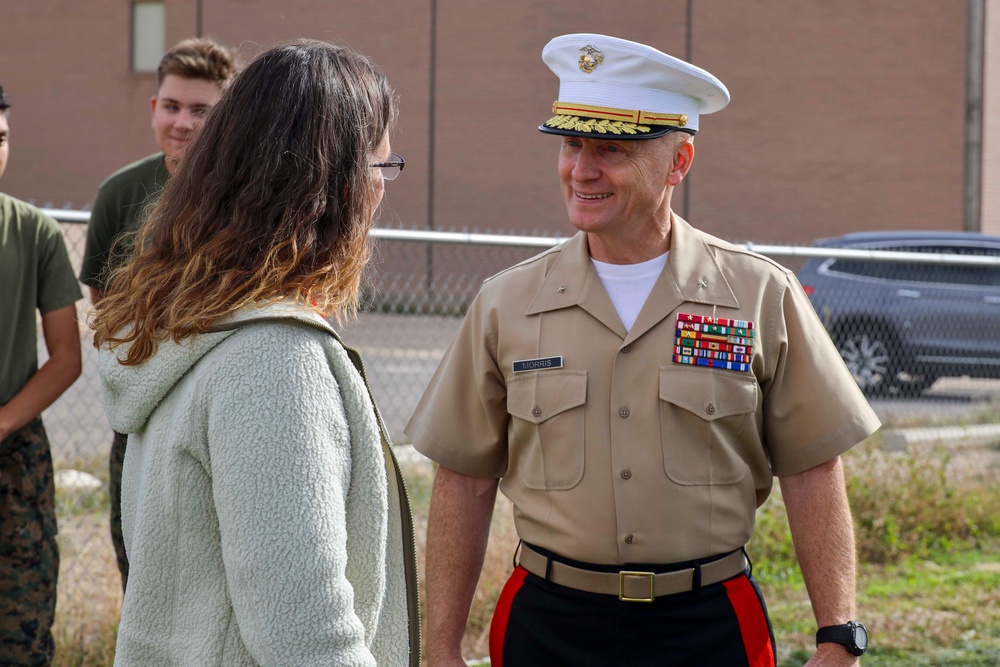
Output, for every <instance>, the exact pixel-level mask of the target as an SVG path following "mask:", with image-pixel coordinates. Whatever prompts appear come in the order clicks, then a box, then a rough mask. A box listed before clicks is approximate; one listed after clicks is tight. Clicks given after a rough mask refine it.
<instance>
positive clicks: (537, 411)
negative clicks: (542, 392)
mask: <svg viewBox="0 0 1000 667" xmlns="http://www.w3.org/2000/svg"><path fill="white" fill-rule="evenodd" d="M712 411H713V412H714V411H715V408H712ZM531 414H532V415H533V416H535V417H541V416H542V409H541V408H540V407H538V406H537V405H536V406H535V407H533V408H531Z"/></svg>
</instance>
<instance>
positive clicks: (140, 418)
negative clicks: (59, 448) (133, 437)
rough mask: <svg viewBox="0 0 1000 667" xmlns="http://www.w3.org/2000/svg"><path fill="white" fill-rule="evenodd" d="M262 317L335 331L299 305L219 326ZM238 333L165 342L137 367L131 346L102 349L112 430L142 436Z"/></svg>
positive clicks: (274, 306)
mask: <svg viewBox="0 0 1000 667" xmlns="http://www.w3.org/2000/svg"><path fill="white" fill-rule="evenodd" d="M259 318H287V319H292V320H303V321H306V322H308V323H310V324H312V325H317V324H318V325H319V326H322V327H324V328H326V329H329V330H330V331H333V329H332V328H331V327H330V325H329V324H328V323H327V322H326V321H325V320H324V319H323V318H322V317H321V316H320V315H319V314H318V313H317V312H316V311H314V310H311V309H309V308H308V307H306V306H304V305H302V304H296V303H285V302H279V303H273V302H272V303H269V304H266V305H263V306H260V307H257V308H245V309H243V310H240V311H238V312H236V313H233V314H231V315H228V316H226V317H224V318H222V319H221V320H220V321H219V326H224V325H229V324H236V323H239V322H246V321H250V320H255V319H259ZM234 333H236V329H232V330H226V331H218V332H212V333H205V334H200V335H196V336H191V337H189V338H185V339H184V340H182V341H181V342H180V343H175V342H174V341H172V340H170V339H167V340H165V341H161V342H160V344H159V347H158V348H157V350H156V354H154V355H153V356H152V357H150V358H149V359H147V360H146V361H145V362H143V363H141V364H139V365H137V366H125V365H123V364H121V363H120V362H119V359H120V358H124V357H125V355H126V354H128V349H129V346H128V345H121V346H119V347H117V348H115V349H114V350H110V349H108V347H107V346H102V347H101V349H100V350H99V351H98V368H99V371H100V375H101V396H102V399H103V401H104V411H105V412H106V413H107V416H108V421H109V422H110V423H111V427H112V428H113V429H114V430H115V431H118V432H119V433H136V432H138V431H140V430H142V428H143V427H144V426H145V425H146V422H147V421H149V417H150V415H152V414H153V411H154V410H155V409H156V406H157V405H159V404H160V401H162V400H163V398H164V397H165V396H166V395H167V394H169V393H170V390H171V389H173V387H174V386H175V385H176V384H177V383H178V382H179V381H180V379H181V378H183V377H184V375H185V374H186V373H187V372H188V371H189V370H190V369H191V368H192V367H193V366H194V365H195V364H197V363H198V361H200V360H201V358H202V357H204V356H205V355H206V354H208V353H209V352H210V351H212V350H213V349H214V348H215V347H216V346H217V345H219V344H220V343H222V341H224V340H226V339H227V338H229V337H230V336H232V335H233V334H234Z"/></svg>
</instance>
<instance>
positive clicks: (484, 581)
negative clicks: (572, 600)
mask: <svg viewBox="0 0 1000 667" xmlns="http://www.w3.org/2000/svg"><path fill="white" fill-rule="evenodd" d="M995 416H996V415H995V413H994V421H995ZM883 444H884V443H883V442H882V440H881V438H880V436H878V435H876V436H874V437H873V438H870V439H869V440H868V441H866V442H865V443H863V444H862V445H860V446H858V447H856V448H855V449H854V450H852V451H851V452H849V453H848V454H847V455H846V456H845V457H844V465H845V471H846V472H847V483H848V490H849V494H850V498H851V505H852V510H853V512H854V516H855V532H856V535H857V544H858V553H859V560H860V565H859V572H858V609H859V611H858V616H859V618H861V619H863V620H864V621H865V622H866V623H867V625H868V627H869V629H870V631H871V633H872V638H873V645H872V649H871V650H870V651H869V653H868V654H866V656H865V658H864V660H863V664H864V665H865V666H866V667H904V666H905V667H925V666H926V667H952V666H956V667H957V666H959V665H962V666H970V667H976V666H979V665H983V666H985V665H998V664H1000V448H998V447H997V446H995V445H986V446H982V447H978V448H969V447H962V448H958V449H949V448H948V447H946V446H944V445H939V446H929V447H928V446H923V447H913V448H910V449H907V450H903V451H887V450H886V448H885V447H883ZM74 465H75V466H79V468H80V469H84V470H86V471H87V472H91V473H92V474H95V475H97V476H98V477H100V478H101V479H105V480H106V473H105V472H103V469H104V468H105V467H106V465H105V463H104V461H94V462H86V461H84V462H75V463H74ZM60 467H63V466H60ZM407 477H408V481H409V486H410V494H411V500H412V501H413V505H414V511H415V523H416V526H417V530H418V540H417V543H418V546H419V547H421V548H422V546H423V533H424V530H425V527H426V513H427V506H428V504H429V500H430V488H431V472H430V471H429V470H427V469H417V468H412V469H408V470H407ZM101 494H103V497H102V495H101ZM106 495H107V494H106V492H104V491H103V490H102V491H100V492H91V493H90V494H84V495H82V496H81V495H77V496H74V495H72V494H70V493H68V492H66V491H65V490H61V491H59V498H58V505H59V511H60V546H61V549H62V570H61V573H60V592H59V607H58V609H57V621H56V628H55V630H54V632H55V635H56V641H57V643H58V645H57V653H56V662H55V664H56V665H57V666H59V667H85V666H86V667H105V666H108V667H110V665H112V663H113V660H114V641H115V632H116V629H117V622H118V610H119V609H120V605H121V589H120V584H119V579H118V569H117V566H116V564H115V560H114V554H113V551H112V549H111V544H110V539H109V537H108V530H107V525H108V524H107V499H106ZM516 545H517V537H516V535H515V533H514V528H513V522H512V519H511V510H510V504H509V502H508V501H507V500H506V499H505V498H503V497H502V496H501V497H500V498H499V499H498V501H497V509H496V512H495V515H494V525H493V529H492V534H491V540H490V547H489V549H488V551H487V556H486V563H485V566H484V568H483V574H482V577H481V579H480V585H479V589H478V591H477V593H476V597H475V599H474V601H473V606H472V613H471V616H470V619H469V625H468V629H467V632H466V636H465V641H464V645H463V648H464V651H465V655H466V656H467V658H469V659H470V660H471V659H474V658H478V657H482V656H485V655H486V654H487V653H488V642H489V622H490V619H491V617H492V612H493V608H494V605H495V603H496V598H497V596H498V595H499V592H500V589H501V588H502V586H503V584H504V582H505V581H506V578H507V576H508V575H509V573H510V570H511V557H512V554H513V552H514V548H515V547H516ZM748 551H749V552H750V554H751V556H752V558H753V560H754V562H755V568H754V574H755V576H756V577H757V579H758V581H759V582H760V585H761V588H762V589H763V591H764V594H765V597H766V599H767V601H768V605H769V610H770V613H771V619H772V622H773V625H774V629H775V634H776V638H777V642H778V651H779V652H778V658H779V666H780V667H798V666H800V665H803V664H804V663H805V662H806V660H808V658H809V656H810V655H811V648H812V646H813V633H814V631H815V623H814V620H813V617H812V611H811V608H810V605H809V600H808V596H807V594H806V591H805V587H804V585H803V583H802V577H801V573H800V572H799V568H798V564H797V562H796V560H795V552H794V549H793V548H792V546H791V540H790V538H789V536H788V531H787V526H786V524H785V514H784V505H783V504H782V501H781V496H780V493H779V491H778V488H777V485H775V493H774V494H773V495H772V497H771V498H770V499H769V500H768V501H767V503H765V505H764V507H762V508H761V510H760V511H759V512H758V520H757V530H756V532H755V535H754V539H753V540H752V541H751V543H750V545H748ZM418 558H420V559H421V561H422V559H423V553H422V551H420V552H419V553H418ZM422 574H423V572H422V571H421V576H422ZM422 583H423V582H422V579H421V585H422ZM472 664H476V663H474V662H473V663H472Z"/></svg>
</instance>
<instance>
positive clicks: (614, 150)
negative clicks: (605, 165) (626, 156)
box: [604, 145, 622, 153]
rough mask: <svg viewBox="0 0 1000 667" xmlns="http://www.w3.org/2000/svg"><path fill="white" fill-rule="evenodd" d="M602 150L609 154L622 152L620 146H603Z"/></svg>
mask: <svg viewBox="0 0 1000 667" xmlns="http://www.w3.org/2000/svg"><path fill="white" fill-rule="evenodd" d="M604 150H606V151H607V152H609V153H621V152H622V149H621V146H613V145H612V146H605V147H604Z"/></svg>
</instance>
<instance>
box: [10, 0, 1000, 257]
mask: <svg viewBox="0 0 1000 667" xmlns="http://www.w3.org/2000/svg"><path fill="white" fill-rule="evenodd" d="M997 3H998V0H879V1H878V2H872V1H871V0H838V1H837V2H830V1H829V0H761V1H759V2H743V1H738V0H619V1H618V2H615V3H596V4H595V3H581V2H568V1H566V0H549V1H548V2H545V3H538V2H534V1H532V0H509V1H508V2H504V3H494V2H484V1H482V0H412V1H410V2H399V1H398V0H382V1H381V2H378V1H376V2H363V3H362V2H347V1H343V0H163V2H162V8H163V15H164V17H165V21H164V28H163V33H164V34H163V40H164V44H165V45H166V46H170V45H172V44H173V43H175V42H177V41H179V40H180V39H182V38H184V37H188V36H192V35H195V34H199V33H200V34H203V35H206V36H211V37H213V38H215V39H218V40H220V41H222V42H225V43H228V44H231V45H238V46H239V48H240V51H241V53H242V54H243V56H244V58H245V59H249V58H250V57H252V56H253V55H254V53H256V52H257V51H258V50H260V49H261V48H266V47H267V46H270V45H271V44H273V43H275V42H276V41H279V40H284V39H288V38H293V37H300V36H302V37H313V38H319V39H328V40H334V41H338V42H342V43H347V44H349V45H351V46H352V47H354V48H356V49H358V50H360V51H363V52H365V53H367V54H368V55H370V56H372V57H373V58H374V59H375V60H376V61H377V62H378V63H379V64H380V65H381V66H382V67H383V68H384V69H385V70H386V72H387V74H388V76H389V79H390V82H391V83H392V84H393V86H394V87H395V89H396V91H397V93H398V95H399V100H400V108H401V117H400V122H399V126H398V129H397V132H396V133H395V135H394V137H393V148H394V150H396V151H397V152H399V153H401V154H402V155H404V156H405V157H406V160H407V168H406V171H405V172H404V174H403V176H402V177H401V178H400V179H399V180H397V181H395V182H393V183H391V184H390V186H389V188H388V196H387V203H388V205H389V206H390V208H391V211H392V217H393V218H395V219H396V220H395V221H393V223H392V224H397V223H398V224H401V225H403V226H406V227H414V228H426V227H433V228H435V229H452V228H477V229H491V230H500V229H511V230H538V231H540V232H542V233H546V234H568V233H569V232H570V231H571V230H570V229H569V227H568V225H567V223H566V222H565V215H564V212H563V207H562V203H561V200H560V196H559V193H558V190H557V179H556V173H555V157H556V155H555V153H556V142H557V140H556V139H554V138H553V137H550V136H545V135H542V134H540V133H539V132H537V131H536V129H535V127H536V126H537V125H538V124H539V123H540V122H542V121H544V120H545V119H547V118H548V117H549V115H550V113H549V112H550V105H551V103H552V101H553V100H554V99H555V96H556V93H557V82H556V80H555V77H554V76H553V75H552V74H551V73H550V72H549V71H548V69H547V68H546V67H545V66H544V65H543V64H542V62H541V57H540V54H541V50H542V47H543V45H544V44H545V43H546V41H548V39H549V38H551V37H553V36H555V35H558V34H563V33H568V32H603V33H606V34H611V35H615V36H619V37H624V38H627V39H633V40H636V41H641V42H645V43H648V44H651V45H653V46H656V47H658V48H660V49H661V50H664V51H666V52H668V53H671V54H673V55H676V56H678V57H681V58H686V59H690V60H691V61H692V62H694V63H695V64H697V65H699V66H701V67H704V68H706V69H708V70H709V71H711V72H712V73H713V74H715V75H716V76H718V77H719V78H720V79H721V80H722V81H723V82H725V83H726V85H727V86H728V87H729V89H730V91H731V93H732V100H733V101H732V103H731V105H730V106H729V107H728V108H727V109H726V110H724V111H723V112H721V113H719V114H716V115H712V116H707V117H705V118H703V119H702V131H701V133H700V135H699V137H698V140H697V142H696V147H697V157H696V160H695V165H694V169H693V171H692V174H691V177H690V182H689V183H688V185H687V186H686V191H682V192H681V193H679V196H678V198H677V200H676V201H675V209H676V210H677V211H678V212H680V213H682V214H684V215H686V216H687V217H688V219H689V220H691V221H692V222H693V223H694V224H696V225H698V226H700V227H702V228H704V229H706V230H709V231H711V232H713V233H715V234H718V235H720V236H723V237H725V238H729V239H733V240H753V241H757V242H794V243H801V242H806V241H809V240H810V239H813V238H815V237H818V236H829V235H834V234H838V233H842V232H847V231H853V230H868V229H907V228H920V229H954V230H958V229H963V228H975V229H979V228H981V229H982V230H983V231H987V232H993V233H1000V187H998V186H997V183H998V182H1000V180H998V179H997V176H1000V130H998V127H997V124H996V121H993V122H992V123H991V118H990V114H989V109H990V103H991V101H994V100H996V99H998V98H1000V67H995V66H992V65H993V63H1000V47H998V46H997V45H998V44H1000V41H998V40H1000V27H998V26H997V20H996V19H997V16H1000V11H996V9H997ZM135 4H137V3H133V2H129V1H128V0H88V1H87V2H75V1H72V0H31V1H30V2H29V1H27V0H6V1H5V2H4V3H3V6H2V9H0V26H2V30H0V35H2V37H0V84H2V85H4V86H5V88H6V89H7V91H8V93H9V95H10V96H11V98H12V101H13V104H14V109H13V111H12V115H11V125H12V137H13V140H12V155H11V161H10V165H9V167H8V170H7V175H6V176H5V177H4V180H3V182H2V183H0V188H2V189H3V190H4V191H5V192H9V193H10V194H12V195H14V196H17V197H21V198H24V199H31V200H34V201H35V202H36V203H37V204H40V205H45V204H48V203H51V204H53V205H55V206H57V207H61V206H63V204H64V203H67V202H68V203H70V204H72V205H73V207H76V208H80V207H82V206H84V205H86V204H88V203H89V201H90V200H91V198H92V197H93V194H94V191H95V189H96V188H97V185H98V184H99V183H100V182H101V180H102V179H103V178H104V177H106V176H107V175H108V174H110V173H111V172H112V171H114V170H115V169H117V168H119V167H121V166H122V165H124V164H126V163H128V162H131V161H133V160H135V159H138V158H140V157H142V156H144V155H146V154H148V153H151V152H152V151H153V150H155V146H154V144H153V139H152V133H151V131H150V129H149V97H150V96H151V95H152V94H153V93H154V92H155V90H154V89H155V79H154V75H153V74H149V73H138V72H135V71H133V70H132V66H131V49H132V40H133V37H132V18H131V17H132V13H133V5H135ZM139 4H149V3H139ZM970 17H972V18H973V19H975V20H972V21H970ZM977 17H978V18H977ZM991 19H992V21H991ZM970 25H971V28H970ZM983 38H985V39H983ZM984 43H985V55H983V54H982V49H981V47H982V44H984ZM977 48H978V49H980V50H977ZM970 54H971V55H970ZM970 63H971V64H972V65H973V68H972V70H973V71H980V72H982V73H983V74H984V78H983V86H982V89H983V90H982V96H983V99H984V102H983V103H982V105H981V106H974V108H973V111H974V112H975V113H972V114H969V113H967V111H968V109H967V103H968V100H969V99H970V91H971V92H972V93H973V95H972V97H973V99H974V100H977V99H978V98H977V97H976V92H977V91H976V89H975V86H972V87H970V86H969V85H968V84H967V79H968V76H967V73H968V71H969V69H970V68H969V65H970ZM991 77H992V78H991ZM979 104H980V103H979V102H978V101H975V105H979ZM977 116H978V118H981V119H982V121H983V122H982V123H981V125H980V124H979V123H978V121H977V120H976V118H977ZM970 118H971V119H972V121H973V122H972V123H971V124H970V121H969V119H970ZM969 132H971V134H969ZM980 134H981V135H982V136H983V137H984V138H985V143H983V144H982V145H980V143H979V138H978V137H979V135H980ZM991 142H992V143H991ZM970 151H971V153H970ZM969 155H972V156H973V157H974V158H975V159H974V160H972V161H971V162H970V160H969V159H968V156H969ZM980 177H981V178H980ZM977 179H978V181H977ZM977 182H981V183H982V186H981V194H980V188H979V186H976V187H974V188H973V190H974V191H973V192H972V194H971V195H970V188H969V187H968V186H967V184H968V183H973V184H975V183H977ZM969 201H971V202H972V204H971V205H970V204H969V203H968V202H969ZM970 214H971V217H969V219H968V220H967V217H968V216H969V215H970Z"/></svg>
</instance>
